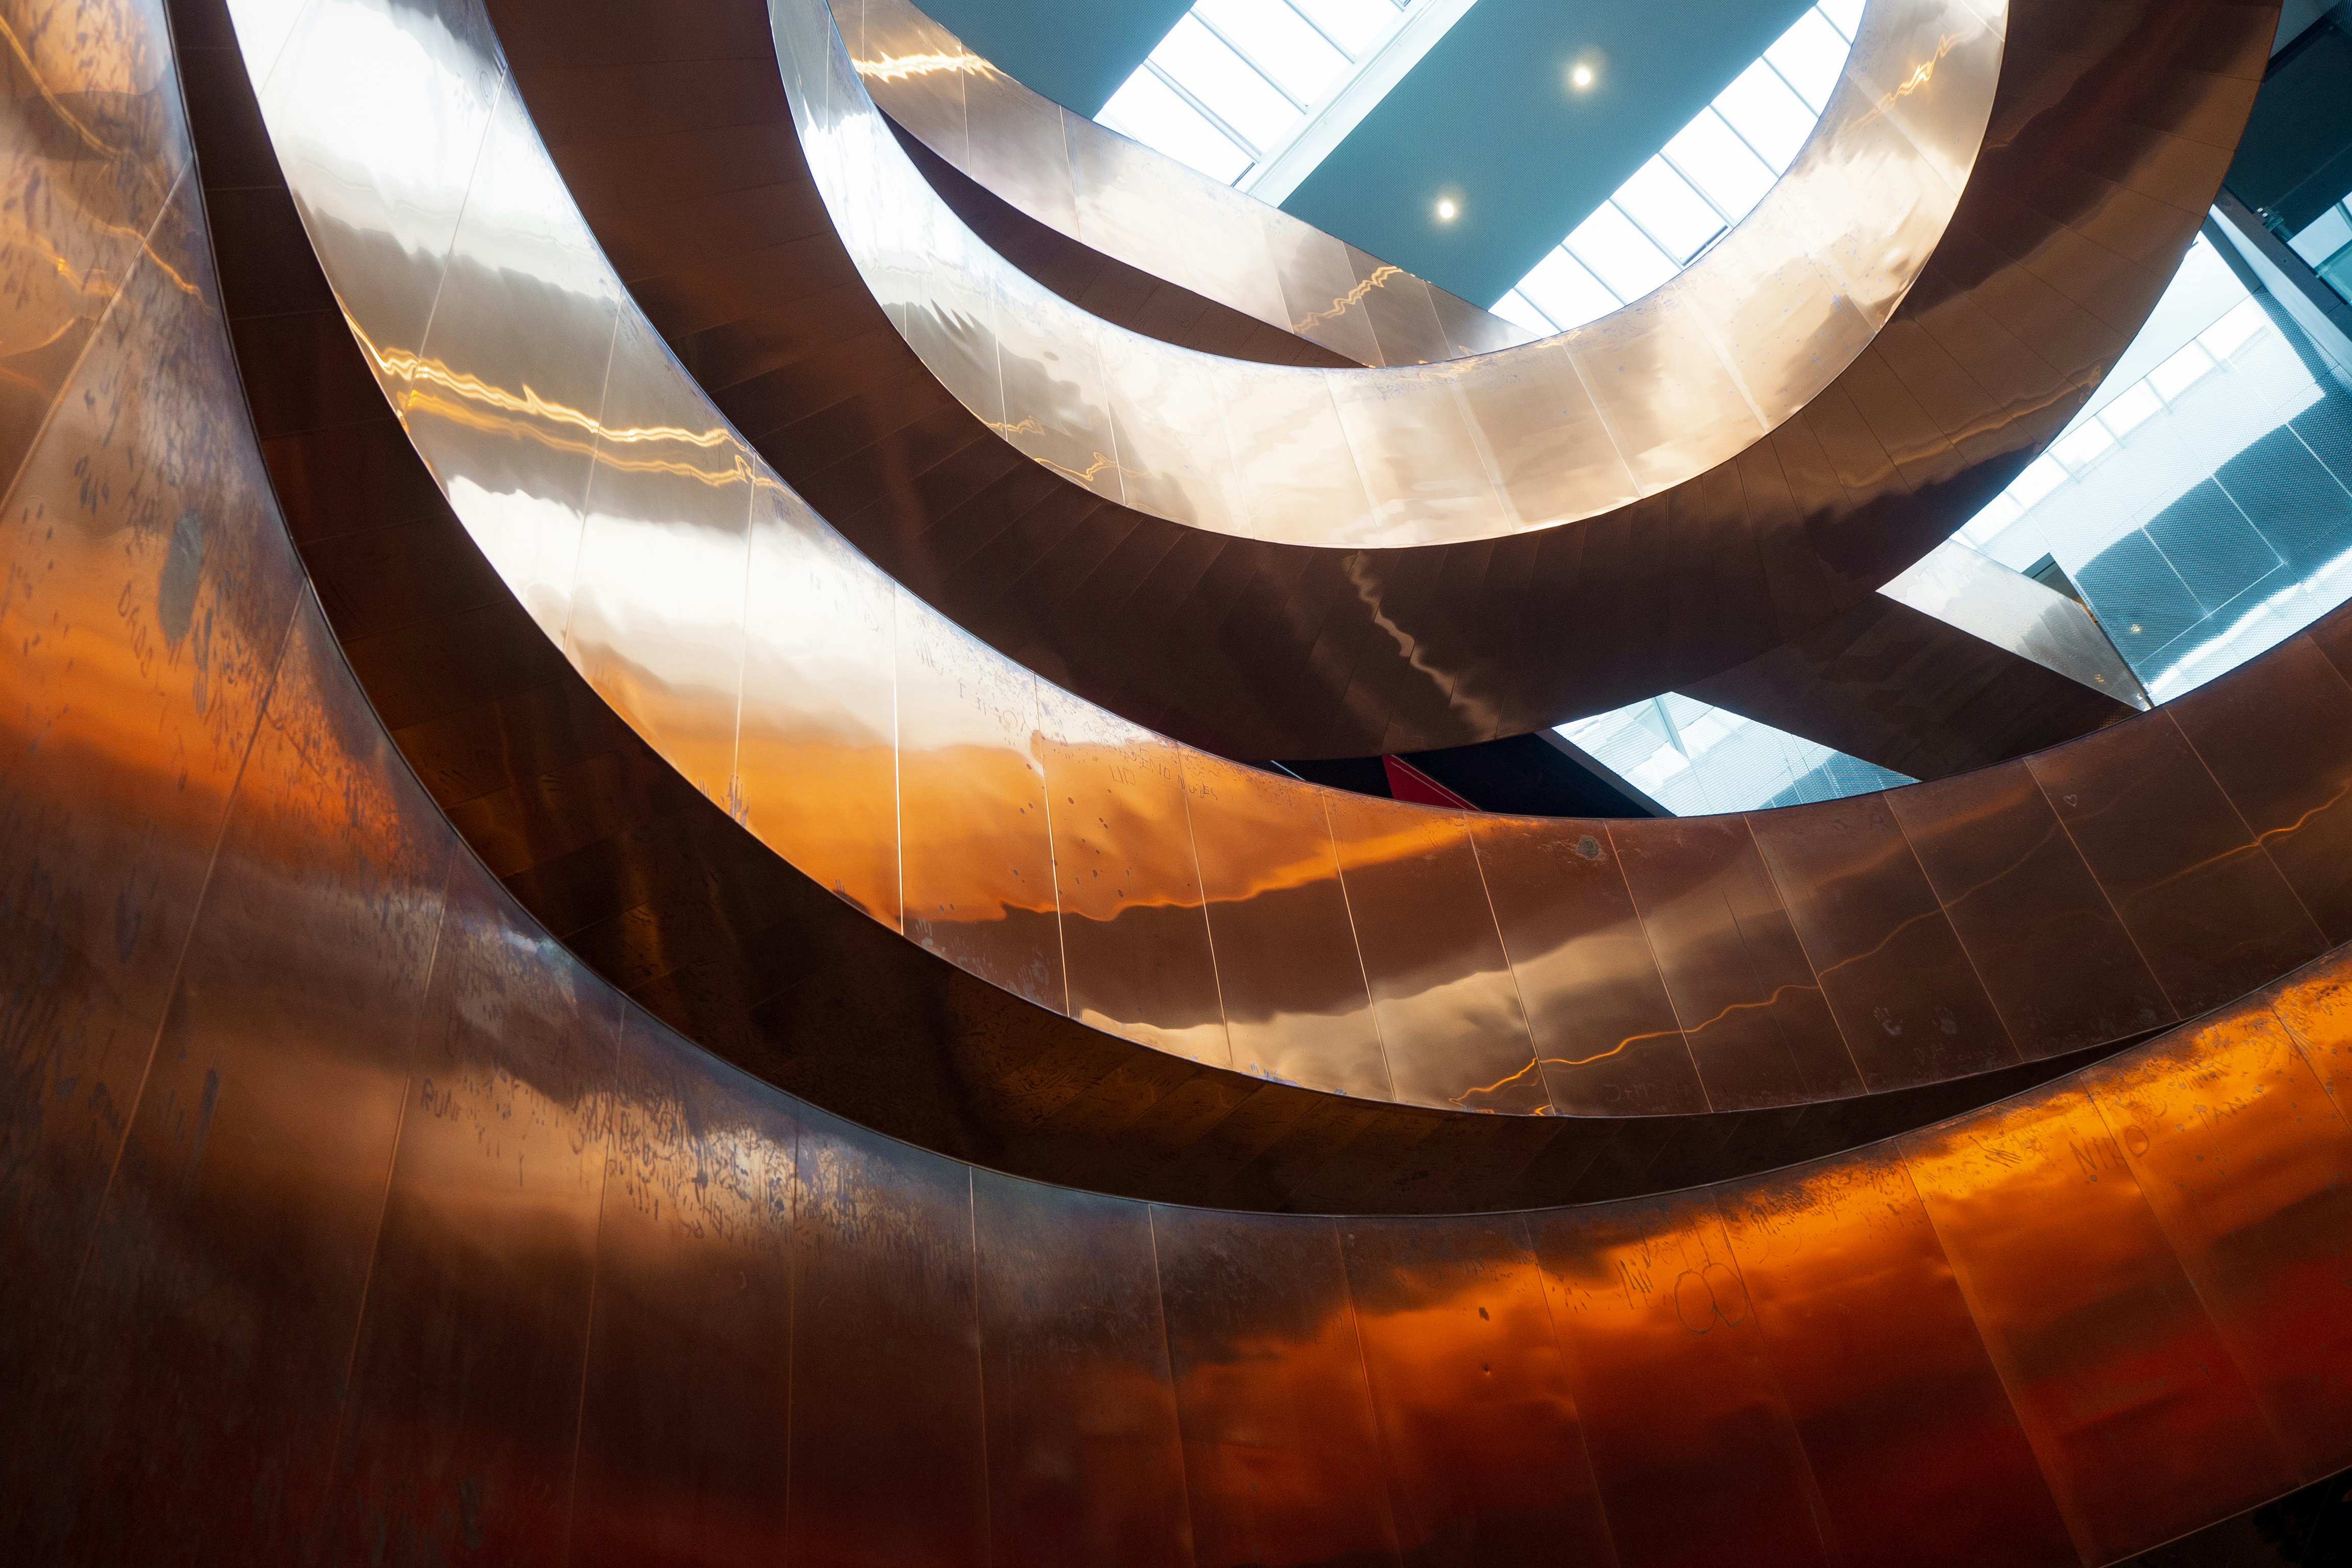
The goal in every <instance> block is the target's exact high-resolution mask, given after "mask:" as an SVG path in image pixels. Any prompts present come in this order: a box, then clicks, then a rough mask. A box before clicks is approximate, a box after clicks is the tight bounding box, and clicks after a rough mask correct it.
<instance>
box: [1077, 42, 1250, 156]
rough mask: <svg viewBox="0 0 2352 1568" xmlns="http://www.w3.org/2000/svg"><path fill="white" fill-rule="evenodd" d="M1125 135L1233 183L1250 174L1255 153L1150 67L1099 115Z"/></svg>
mask: <svg viewBox="0 0 2352 1568" xmlns="http://www.w3.org/2000/svg"><path fill="white" fill-rule="evenodd" d="M1095 118H1096V119H1097V120H1099V121H1101V122H1102V123H1103V124H1105V125H1108V126H1109V127H1110V128H1111V129H1112V130H1113V131H1116V132H1118V133H1119V134H1120V135H1122V136H1131V137H1133V138H1134V139H1135V140H1136V141H1138V142H1142V143H1143V144H1144V145H1145V146H1147V147H1150V148H1152V149H1154V150H1155V151H1158V152H1161V153H1167V154H1168V155H1169V156H1170V157H1171V158H1173V159H1175V160H1176V161H1177V162H1178V163H1189V164H1191V165H1192V167H1193V168H1195V169H1198V170H1200V171H1201V173H1202V174H1206V175H1208V176H1209V178H1211V179H1213V180H1222V181H1223V182H1224V183H1225V184H1233V183H1234V181H1235V180H1237V179H1240V178H1241V177H1242V175H1243V174H1244V173H1246V172H1247V171H1248V169H1249V166H1250V155H1249V154H1248V153H1244V152H1243V151H1242V150H1241V149H1240V148H1238V147H1236V146H1234V144H1233V142H1232V140H1231V139H1230V138H1228V137H1227V136H1226V135H1225V134H1224V132H1222V131H1219V130H1218V129H1217V128H1216V127H1215V126H1213V125H1212V124H1210V123H1209V122H1208V121H1205V120H1203V119H1202V118H1201V114H1200V111H1199V110H1196V109H1194V108H1193V107H1192V105H1191V104H1189V103H1187V102H1185V101H1184V100H1182V99H1181V98H1179V97H1178V96H1177V95H1176V93H1175V91H1174V90H1173V89H1171V88H1170V87H1169V85H1168V84H1167V83H1166V82H1164V81H1161V80H1160V79H1159V78H1158V77H1156V76H1154V75H1152V74H1151V72H1150V68H1144V69H1141V70H1139V71H1137V72H1136V73H1135V74H1134V75H1133V76H1131V77H1129V78H1128V79H1127V82H1126V85H1125V86H1123V87H1121V88H1120V89H1118V91H1117V92H1115V93H1113V94H1111V99H1110V101H1109V102H1108V103H1107V104H1104V105H1103V111H1102V112H1101V113H1100V114H1098V115H1097V116H1096V117H1095Z"/></svg>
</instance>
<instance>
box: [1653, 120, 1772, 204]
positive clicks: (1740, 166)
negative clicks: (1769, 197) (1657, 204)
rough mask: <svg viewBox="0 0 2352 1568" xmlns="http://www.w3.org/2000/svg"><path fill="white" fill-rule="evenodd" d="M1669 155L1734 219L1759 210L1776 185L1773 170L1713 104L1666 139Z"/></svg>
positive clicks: (1694, 182)
mask: <svg viewBox="0 0 2352 1568" xmlns="http://www.w3.org/2000/svg"><path fill="white" fill-rule="evenodd" d="M1665 158H1666V161H1667V162H1668V163H1672V164H1673V165H1674V166H1675V168H1677V169H1679V170H1681V171H1682V174H1683V176H1684V178H1685V179H1687V180H1689V181H1690V183H1691V184H1694V185H1696V186H1697V187H1698V189H1699V194H1700V195H1704V196H1706V199H1707V200H1708V201H1710V202H1713V203H1714V204H1715V208H1716V210H1717V212H1719V213H1721V214H1722V215H1723V216H1724V217H1725V218H1726V219H1727V221H1729V222H1732V223H1738V221H1739V220H1740V219H1741V218H1744V217H1746V216H1748V214H1749V213H1750V212H1752V211H1753V210H1755V206H1756V204H1757V203H1758V202H1760V201H1762V200H1763V199H1764V193H1765V192H1767V191H1769V190H1770V189H1771V188H1772V177H1773V176H1772V171H1771V170H1769V169H1768V168H1766V167H1765V166H1764V160H1762V159H1761V158H1759V157H1758V156H1757V155H1756V153H1755V152H1754V151H1753V150H1752V149H1750V148H1749V147H1748V143H1747V142H1742V141H1741V140H1740V139H1739V137H1738V133H1737V132H1734V131H1733V130H1732V129H1731V127H1730V126H1728V125H1727V124H1725V123H1724V122H1723V116H1721V115H1720V114H1717V112H1716V111H1715V110H1713V109H1712V108H1709V109H1702V110H1699V111H1698V118H1697V119H1696V120H1694V121H1691V122H1690V123H1689V124H1688V125H1685V126H1684V127H1683V128H1682V130H1681V131H1680V132H1677V133H1676V134H1675V139H1674V140H1673V141H1671V142H1667V143H1666V151H1665Z"/></svg>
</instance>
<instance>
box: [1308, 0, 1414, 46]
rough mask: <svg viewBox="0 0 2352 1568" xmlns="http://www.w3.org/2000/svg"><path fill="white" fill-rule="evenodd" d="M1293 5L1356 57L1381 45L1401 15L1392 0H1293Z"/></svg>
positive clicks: (1326, 35)
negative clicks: (1391, 2)
mask: <svg viewBox="0 0 2352 1568" xmlns="http://www.w3.org/2000/svg"><path fill="white" fill-rule="evenodd" d="M1292 4H1294V5H1297V7H1298V9H1299V10H1300V11H1302V12H1304V13H1305V14H1306V16H1307V20H1308V21H1310V22H1312V23H1314V24H1315V25H1316V26H1318V27H1320V28H1322V29H1323V34H1324V36H1325V37H1328V38H1329V39H1330V40H1331V41H1332V42H1333V43H1335V44H1337V45H1339V47H1341V48H1343V49H1345V50H1347V51H1348V52H1349V54H1350V55H1356V56H1361V55H1362V54H1363V52H1364V51H1365V50H1366V49H1368V48H1370V47H1372V46H1373V45H1374V44H1376V43H1378V42H1380V39H1381V34H1382V33H1384V32H1386V31H1388V29H1390V28H1391V27H1393V26H1396V23H1397V16H1398V15H1399V13H1398V11H1397V8H1396V7H1395V6H1394V5H1390V4H1389V0H1292Z"/></svg>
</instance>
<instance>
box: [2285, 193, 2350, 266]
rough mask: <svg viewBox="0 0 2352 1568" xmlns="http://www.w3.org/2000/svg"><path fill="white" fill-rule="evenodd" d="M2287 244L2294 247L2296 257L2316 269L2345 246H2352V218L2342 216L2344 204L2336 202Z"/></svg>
mask: <svg viewBox="0 0 2352 1568" xmlns="http://www.w3.org/2000/svg"><path fill="white" fill-rule="evenodd" d="M2287 244H2289V245H2290V246H2293V247H2294V253H2295V254H2296V255H2297V256H2300V257H2302V258H2304V259H2305V261H2307V262H2309V263H2311V265H2312V266H2314V267H2317V266H2318V265H2319V264H2320V263H2321V262H2323V261H2325V260H2326V259H2327V258H2329V257H2331V256H2333V255H2335V254H2336V252H2337V251H2339V250H2341V249H2343V248H2344V247H2346V246H2347V245H2352V218H2347V217H2346V216H2344V204H2343V203H2342V202H2338V203H2336V205H2334V206H2332V207H2329V208H2328V209H2327V210H2326V212H2324V213H2321V214H2320V215H2319V216H2318V217H2317V218H2316V219H2315V220H2313V222H2312V223H2311V225H2310V226H2308V227H2306V228H2305V230H2304V231H2303V232H2302V233H2301V234H2298V235H2296V236H2295V237H2294V238H2293V239H2290V240H2288V241H2287Z"/></svg>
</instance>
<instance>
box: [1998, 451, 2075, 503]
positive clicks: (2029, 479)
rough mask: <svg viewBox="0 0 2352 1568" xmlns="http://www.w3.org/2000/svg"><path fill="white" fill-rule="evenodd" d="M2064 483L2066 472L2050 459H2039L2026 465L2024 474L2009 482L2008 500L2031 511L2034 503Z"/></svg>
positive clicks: (2056, 461)
mask: <svg viewBox="0 0 2352 1568" xmlns="http://www.w3.org/2000/svg"><path fill="white" fill-rule="evenodd" d="M2065 482H2066V470H2065V469H2063V468H2060V467H2059V466H2058V460H2057V459H2056V458H2051V457H2046V456H2045V457H2040V458H2034V459H2033V461H2032V462H2031V463H2029V464H2028V465H2026V469H2025V472H2023V473H2021V474H2020V475H2018V476H2017V478H2016V479H2012V480H2011V481H2010V486H2009V494H2010V499H2011V500H2014V501H2016V502H2017V504H2018V505H2019V506H2021V507H2025V508H2028V509H2031V508H2032V505H2033V503H2034V502H2035V501H2038V500H2041V499H2042V497H2044V496H2046V495H2048V494H2049V493H2050V492H2051V491H2052V490H2054V489H2057V488H2058V487H2059V486H2060V485H2063V484H2064V483H2065Z"/></svg>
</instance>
